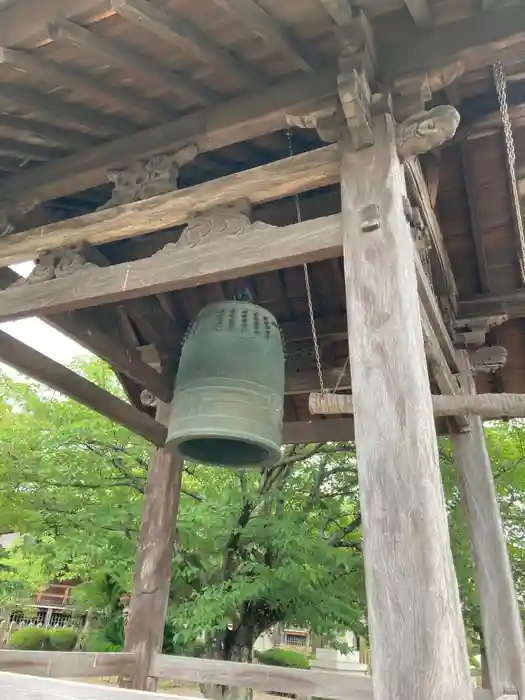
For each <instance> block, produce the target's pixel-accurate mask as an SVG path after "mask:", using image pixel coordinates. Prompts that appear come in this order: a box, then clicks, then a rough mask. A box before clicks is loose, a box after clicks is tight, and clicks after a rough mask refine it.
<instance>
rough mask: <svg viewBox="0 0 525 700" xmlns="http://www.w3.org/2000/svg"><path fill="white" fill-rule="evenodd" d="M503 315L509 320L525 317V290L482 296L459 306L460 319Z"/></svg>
mask: <svg viewBox="0 0 525 700" xmlns="http://www.w3.org/2000/svg"><path fill="white" fill-rule="evenodd" d="M503 315H504V316H508V318H520V317H521V316H525V289H517V290H516V291H514V292H509V293H508V294H480V295H479V296H477V297H474V298H473V299H465V300H464V301H461V302H460V303H459V305H458V312H457V317H458V319H469V318H489V317H490V316H503ZM458 322H459V321H458Z"/></svg>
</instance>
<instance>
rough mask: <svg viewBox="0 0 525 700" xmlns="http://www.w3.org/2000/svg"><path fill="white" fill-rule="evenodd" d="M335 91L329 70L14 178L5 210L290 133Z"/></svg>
mask: <svg viewBox="0 0 525 700" xmlns="http://www.w3.org/2000/svg"><path fill="white" fill-rule="evenodd" d="M17 6H18V3H17ZM3 14H5V13H3ZM2 21H3V20H2ZM0 36H1V30H0ZM335 92H336V75H335V71H334V69H333V68H328V69H326V70H321V71H319V72H316V73H315V74H313V75H308V76H307V77H303V78H300V79H297V78H293V79H291V80H286V81H283V82H281V83H279V84H277V85H275V86H272V87H269V88H267V89H265V90H257V91H256V92H255V93H250V94H249V95H247V96H245V97H239V98H235V99H232V100H228V101H227V102H224V103H223V104H220V105H217V106H216V107H213V108H210V109H202V110H199V111H197V112H194V113H192V114H188V115H187V116H184V117H181V118H179V119H175V120H174V121H169V122H165V123H163V124H161V125H159V126H156V127H153V128H151V129H145V130H142V131H140V132H138V133H137V134H134V135H132V136H126V137H123V138H119V139H116V140H115V141H111V142H109V143H105V144H102V145H101V146H97V147H94V148H90V149H89V150H85V151H82V152H81V153H80V154H76V155H73V156H69V157H67V158H62V159H61V160H60V161H57V162H55V163H51V164H49V165H46V166H41V167H38V168H35V169H33V170H32V171H31V172H28V173H20V174H18V175H16V176H13V177H10V178H9V181H8V182H5V183H4V184H3V185H2V191H1V192H0V208H1V204H2V203H4V204H8V205H9V206H12V205H13V204H14V203H15V202H17V201H25V200H26V199H27V198H28V196H29V198H30V199H38V200H40V201H43V200H47V199H54V198H55V197H62V196H65V195H68V194H71V193H73V192H79V191H81V190H85V189H88V188H89V187H94V186H96V185H98V184H100V183H102V182H105V181H106V173H107V170H108V169H110V168H116V167H121V166H123V165H126V164H127V163H130V162H133V161H135V160H137V158H143V157H146V156H149V155H153V154H154V153H165V152H168V151H169V152H175V151H177V150H179V149H181V148H183V147H184V146H186V145H188V144H192V143H194V144H195V145H196V146H197V147H198V149H199V152H200V153H204V152H207V151H213V150H216V149H218V148H223V147H224V146H229V145H231V144H234V143H239V142H241V141H248V140H250V139H254V138H256V137H258V136H263V135H264V134H268V133H271V132H273V131H279V130H280V129H286V128H287V121H286V115H287V113H288V112H293V111H294V110H295V111H297V110H300V109H302V108H303V107H304V104H307V103H310V102H311V101H312V100H322V99H324V98H328V99H330V100H331V99H333V96H334V95H335Z"/></svg>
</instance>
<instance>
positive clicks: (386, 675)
mask: <svg viewBox="0 0 525 700" xmlns="http://www.w3.org/2000/svg"><path fill="white" fill-rule="evenodd" d="M374 137H375V141H374V145H373V146H371V147H369V148H364V149H363V150H361V151H358V152H355V151H353V150H352V148H351V145H350V143H348V142H344V143H343V144H342V171H341V187H342V202H343V213H342V219H343V229H344V231H343V247H344V256H345V280H346V285H347V309H348V326H349V348H350V364H351V375H352V385H353V392H354V402H355V405H356V412H355V432H356V441H357V454H358V468H359V484H360V493H361V510H362V514H363V532H364V552H365V572H366V578H367V597H368V617H369V627H370V634H371V644H372V657H373V659H374V696H375V698H376V700H404V699H405V698H410V700H428V698H429V697H432V698H433V699H434V700H469V699H470V698H472V686H471V681H470V673H469V664H468V657H467V650H466V643H465V636H464V629H463V624H462V619H461V609H460V603H459V593H458V588H457V582H456V578H455V574H454V566H453V562H452V554H451V551H450V543H449V536H448V527H447V517H446V511H445V503H444V497H443V488H442V485H441V477H440V472H439V459H438V453H437V440H436V431H435V426H434V417H433V413H432V404H431V397H430V387H429V382H428V375H427V366H426V358H425V352H424V345H423V336H422V332H421V317H420V313H419V300H418V293H417V280H416V271H415V267H414V257H413V242H412V239H411V234H410V229H409V226H408V223H407V221H406V218H405V214H404V211H403V197H404V196H405V189H404V178H403V171H402V166H401V164H400V162H399V158H398V155H397V153H396V144H395V137H394V127H393V124H392V120H391V118H390V117H389V116H388V115H386V116H382V117H378V118H376V119H375V120H374ZM423 533H424V535H423ZM422 536H424V538H425V541H428V542H431V543H432V546H431V547H430V548H427V547H421V537H422Z"/></svg>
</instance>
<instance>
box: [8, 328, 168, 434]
mask: <svg viewBox="0 0 525 700" xmlns="http://www.w3.org/2000/svg"><path fill="white" fill-rule="evenodd" d="M0 361H1V362H5V364H7V365H9V366H10V367H13V368H14V369H16V370H17V371H18V372H22V373H23V374H26V375H27V376H29V377H32V378H33V379H36V380H37V381H39V382H43V383H44V384H47V386H50V387H51V388H53V389H56V390H57V391H59V392H60V393H62V394H64V395H65V396H69V397H70V398H72V399H74V400H75V401H78V402H79V403H82V404H84V405H85V406H87V407H88V408H91V409H93V410H94V411H97V413H100V414H101V415H102V416H105V417H106V418H108V419H109V420H111V421H113V422H115V423H118V424H119V425H123V426H124V427H125V428H128V430H131V431H132V432H134V433H137V435H141V436H142V437H143V438H145V439H146V440H149V441H150V442H153V443H154V444H157V445H163V444H164V441H165V438H166V429H165V428H164V426H162V425H160V424H159V423H157V421H155V420H153V418H150V416H148V415H147V414H145V413H142V412H141V411H138V410H137V409H136V408H135V407H134V406H130V405H129V404H127V403H125V402H124V401H122V400H121V399H119V398H117V397H116V396H113V395H112V394H109V393H108V392H107V391H104V389H101V388H100V387H98V386H96V384H93V383H92V382H90V381H88V380H87V379H84V377H81V376H80V375H79V374H76V373H75V372H72V371H71V370H70V369H68V368H67V367H64V366H63V365H61V364H59V363H58V362H55V361H54V360H51V359H50V358H49V357H46V356H45V355H42V353H40V352H37V351H36V350H33V349H32V348H30V347H29V346H28V345H25V344H24V343H21V342H20V341H19V340H16V339H15V338H13V337H12V336H10V335H8V334H7V333H4V332H3V331H0Z"/></svg>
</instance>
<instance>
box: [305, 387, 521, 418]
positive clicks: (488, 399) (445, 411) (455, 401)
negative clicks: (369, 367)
mask: <svg viewBox="0 0 525 700" xmlns="http://www.w3.org/2000/svg"><path fill="white" fill-rule="evenodd" d="M308 405H309V407H310V412H311V413H312V414H313V415H316V414H318V415H341V414H352V413H353V412H354V407H353V401H352V397H351V396H350V395H348V394H328V393H327V394H310V398H309V402H308ZM432 405H433V407H434V415H435V416H457V415H461V414H468V413H472V414H474V415H478V416H481V418H484V419H486V420H495V419H498V418H523V417H525V394H457V395H456V396H440V395H437V396H432Z"/></svg>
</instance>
